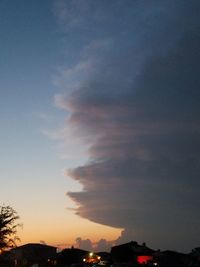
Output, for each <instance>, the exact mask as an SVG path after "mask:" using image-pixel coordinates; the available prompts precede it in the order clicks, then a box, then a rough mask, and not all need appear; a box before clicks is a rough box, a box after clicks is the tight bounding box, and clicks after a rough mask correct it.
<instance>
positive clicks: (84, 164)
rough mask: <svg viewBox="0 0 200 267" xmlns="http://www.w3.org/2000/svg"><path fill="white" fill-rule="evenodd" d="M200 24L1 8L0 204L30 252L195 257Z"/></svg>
mask: <svg viewBox="0 0 200 267" xmlns="http://www.w3.org/2000/svg"><path fill="white" fill-rule="evenodd" d="M199 11H200V3H199V1H197V0H191V1H186V0H182V1H178V0H177V1H176V0H169V1H164V0H161V1H159V2H158V1H154V0H148V1H146V0H140V1H138V0H136V1H133V0H126V1H124V0H110V1H107V0H101V1H97V0H54V1H53V0H44V1H39V0H30V1H26V0H20V1H8V0H1V1H0V36H1V37H0V38H1V42H0V54H1V58H0V70H1V71H0V109H1V113H0V123H1V131H0V148H1V153H0V157H1V159H0V179H1V185H2V186H1V187H0V195H1V203H2V204H3V203H5V204H8V205H11V206H12V207H13V208H15V209H16V211H17V212H18V213H19V215H20V217H21V222H22V223H23V229H21V230H20V231H19V236H20V237H21V243H22V244H24V243H28V242H46V243H47V244H51V245H55V246H61V247H64V246H70V245H72V244H73V245H77V246H82V248H86V247H84V246H86V245H88V244H89V245H91V244H90V241H91V242H92V243H95V244H96V246H98V244H97V243H98V241H99V240H101V245H102V244H103V245H104V246H105V247H106V246H110V245H112V244H118V243H123V242H129V241H131V240H136V241H139V242H146V243H147V244H149V245H150V246H152V248H155V249H156V248H161V249H178V250H181V251H190V250H191V249H192V248H194V247H197V246H199V239H198V237H199V234H200V227H199V225H200V224H199V220H200V217H199V212H198V210H199V204H200V203H199V202H200V198H199V193H200V192H199V188H200V187H199V186H200V184H199V170H200V163H199V156H200V154H199V151H200V149H199V148H200V147H199V146H200V142H199V140H200V139H199V132H200V129H199V125H200V124H199V118H200V108H199V100H200V93H199V85H200V79H199V62H200V61H199V59H200V53H199V44H200V36H199V25H200V17H199ZM88 240H89V241H88ZM88 242H89V243H88ZM99 246H100V243H99ZM98 248H99V247H98Z"/></svg>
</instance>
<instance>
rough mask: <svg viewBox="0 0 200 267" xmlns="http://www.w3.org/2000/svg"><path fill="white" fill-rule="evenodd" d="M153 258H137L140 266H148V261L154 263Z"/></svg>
mask: <svg viewBox="0 0 200 267" xmlns="http://www.w3.org/2000/svg"><path fill="white" fill-rule="evenodd" d="M152 260H153V257H152V256H137V262H138V263H139V264H147V263H148V261H152Z"/></svg>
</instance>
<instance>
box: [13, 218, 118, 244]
mask: <svg viewBox="0 0 200 267" xmlns="http://www.w3.org/2000/svg"><path fill="white" fill-rule="evenodd" d="M65 215H66V217H68V218H66V217H65V216H63V217H62V218H55V219H54V220H53V221H50V220H48V218H47V220H46V221H45V222H40V221H37V220H35V222H34V223H31V224H30V223H28V222H27V223H26V224H25V225H24V227H23V228H22V229H19V230H18V236H19V238H20V239H21V242H20V243H19V244H18V245H19V246H20V245H23V244H27V243H40V242H45V243H46V244H47V245H52V246H55V247H62V248H64V247H71V246H72V245H73V246H76V245H75V244H76V239H77V238H79V237H80V238H81V239H83V240H84V239H90V240H91V242H92V243H96V242H98V241H99V240H100V239H106V240H107V241H114V240H116V239H117V238H118V237H119V236H120V235H121V231H122V229H119V228H113V227H110V226H105V225H101V224H98V223H94V222H91V221H89V220H87V219H83V218H80V217H78V216H77V215H74V214H69V213H68V214H65ZM64 217H65V218H64Z"/></svg>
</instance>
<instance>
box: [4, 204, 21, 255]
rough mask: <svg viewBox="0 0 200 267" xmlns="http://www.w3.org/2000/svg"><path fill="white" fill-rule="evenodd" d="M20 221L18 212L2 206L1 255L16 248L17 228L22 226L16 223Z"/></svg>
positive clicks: (17, 239)
mask: <svg viewBox="0 0 200 267" xmlns="http://www.w3.org/2000/svg"><path fill="white" fill-rule="evenodd" d="M18 219H19V216H18V214H17V212H16V211H15V210H14V209H13V208H12V207H10V206H5V205H3V206H0V253H1V252H2V251H4V250H6V249H9V248H12V247H16V241H19V238H18V236H16V233H17V228H18V227H19V226H20V224H17V223H16V220H18Z"/></svg>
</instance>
